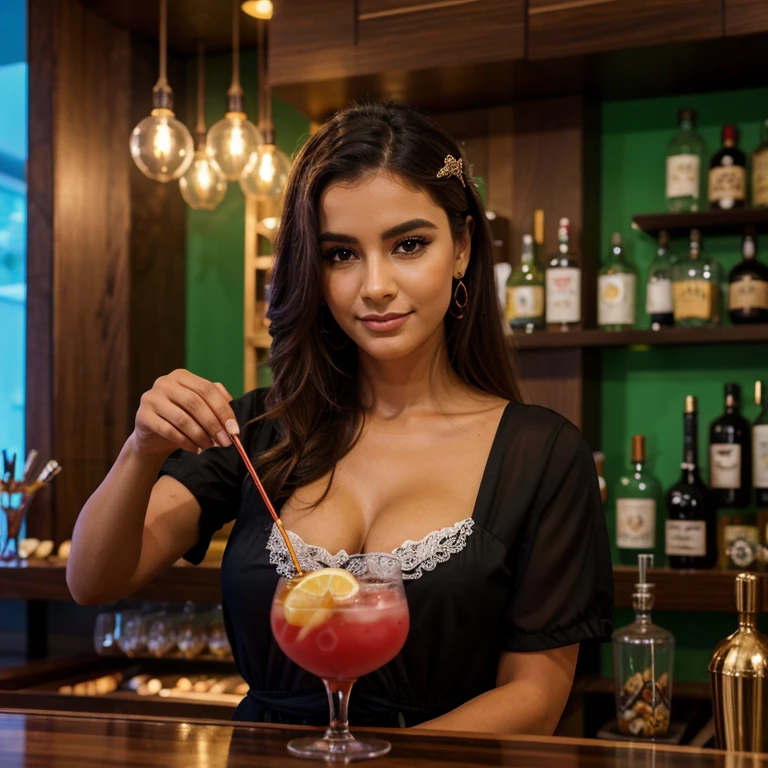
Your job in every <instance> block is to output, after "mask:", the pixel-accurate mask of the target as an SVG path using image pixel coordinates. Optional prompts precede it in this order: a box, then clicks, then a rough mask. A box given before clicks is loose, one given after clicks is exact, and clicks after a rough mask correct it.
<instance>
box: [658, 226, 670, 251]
mask: <svg viewBox="0 0 768 768" xmlns="http://www.w3.org/2000/svg"><path fill="white" fill-rule="evenodd" d="M659 245H661V246H663V247H664V248H666V247H667V246H668V245H669V232H667V230H666V229H661V230H659Z"/></svg>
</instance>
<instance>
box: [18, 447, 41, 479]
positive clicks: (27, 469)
mask: <svg viewBox="0 0 768 768" xmlns="http://www.w3.org/2000/svg"><path fill="white" fill-rule="evenodd" d="M36 463H37V451H36V450H35V449H34V448H33V449H32V450H31V451H30V452H29V453H28V454H27V460H26V461H25V462H24V474H23V475H22V478H21V482H22V483H26V482H27V480H29V479H30V478H31V477H32V469H33V468H34V465H35V464H36Z"/></svg>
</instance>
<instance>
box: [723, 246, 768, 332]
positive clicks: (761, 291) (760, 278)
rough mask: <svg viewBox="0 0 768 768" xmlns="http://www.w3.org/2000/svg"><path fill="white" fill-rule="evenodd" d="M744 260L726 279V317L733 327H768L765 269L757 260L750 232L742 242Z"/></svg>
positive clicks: (767, 293)
mask: <svg viewBox="0 0 768 768" xmlns="http://www.w3.org/2000/svg"><path fill="white" fill-rule="evenodd" d="M741 254H742V256H743V257H744V259H743V260H742V261H740V262H739V263H738V264H737V265H736V266H735V267H734V268H733V269H732V270H731V274H730V275H729V277H728V282H729V283H730V287H729V290H728V314H729V315H730V316H731V322H732V323H768V266H766V265H765V264H763V263H761V262H759V261H758V260H757V243H756V242H755V236H754V234H753V233H752V232H747V233H746V234H745V235H744V239H743V240H742V242H741Z"/></svg>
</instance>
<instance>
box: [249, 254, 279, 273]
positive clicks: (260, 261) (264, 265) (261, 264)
mask: <svg viewBox="0 0 768 768" xmlns="http://www.w3.org/2000/svg"><path fill="white" fill-rule="evenodd" d="M274 263H275V257H274V256H255V257H254V259H253V266H254V267H255V268H256V269H258V270H262V271H264V272H266V271H268V270H270V269H272V267H273V266H274Z"/></svg>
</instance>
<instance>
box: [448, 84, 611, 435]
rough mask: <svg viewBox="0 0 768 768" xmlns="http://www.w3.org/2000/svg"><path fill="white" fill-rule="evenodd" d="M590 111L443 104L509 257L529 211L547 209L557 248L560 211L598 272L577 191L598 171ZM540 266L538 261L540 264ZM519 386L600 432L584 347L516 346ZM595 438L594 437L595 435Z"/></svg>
mask: <svg viewBox="0 0 768 768" xmlns="http://www.w3.org/2000/svg"><path fill="white" fill-rule="evenodd" d="M594 115H595V111H594V110H593V109H592V108H591V105H590V104H589V103H588V102H587V101H585V99H583V98H582V97H570V98H563V99H543V100H534V101H525V102H520V103H518V104H514V105H510V106H505V107H493V108H488V109H478V110H467V111H460V112H444V113H440V114H436V115H435V118H436V119H437V120H438V122H440V123H441V125H443V126H444V127H445V128H446V130H448V131H449V133H451V134H452V135H453V136H454V138H456V139H457V140H458V141H460V142H461V143H462V144H463V147H464V150H465V152H466V155H467V159H468V161H469V163H470V166H471V169H472V173H473V175H475V176H482V177H483V178H484V180H485V183H486V189H487V201H486V202H487V208H488V209H489V210H492V211H495V212H496V213H497V214H499V215H501V216H504V217H505V218H507V219H508V220H509V222H510V226H509V230H510V231H509V238H510V248H509V253H510V254H511V258H510V261H512V263H513V264H514V263H517V261H518V260H519V258H520V241H521V238H522V235H523V233H524V232H530V231H531V229H532V225H533V212H534V210H535V209H536V208H543V209H544V211H545V233H544V234H545V252H546V253H547V254H549V253H551V252H553V251H554V250H556V247H557V225H558V219H559V218H560V217H562V216H567V217H568V218H569V219H570V220H571V230H572V242H573V248H574V250H575V251H576V252H577V254H578V257H579V261H580V263H581V266H582V269H583V270H584V273H585V276H589V275H594V274H595V273H596V269H597V264H598V262H599V254H598V252H597V249H596V244H595V243H594V242H593V241H592V240H590V236H591V235H592V233H593V232H596V231H597V226H596V224H597V222H596V219H595V217H596V216H597V209H596V207H593V206H590V205H585V203H584V201H585V200H587V199H589V198H588V196H587V195H584V194H583V193H582V190H584V189H587V190H589V189H591V186H592V184H593V180H596V179H597V178H598V177H599V168H598V167H597V163H598V159H599V158H598V156H597V152H596V151H595V150H596V147H593V146H591V145H590V143H589V141H588V140H587V137H588V136H591V135H593V134H594V127H595V126H594V124H593V119H594ZM542 266H543V265H542ZM593 283H594V280H590V279H589V277H586V278H585V279H584V280H583V288H582V290H583V295H582V307H583V313H584V317H585V320H586V321H587V322H590V321H591V320H593V319H594V318H591V317H590V314H589V312H590V311H593V308H594V304H595V296H594V285H593ZM518 357H519V362H520V369H521V371H522V374H523V391H524V394H525V396H526V397H527V399H528V401H529V402H534V403H537V404H539V405H544V406H547V407H549V408H552V409H553V410H556V411H558V412H559V413H562V414H563V415H564V416H566V417H567V418H568V419H570V420H571V421H572V422H574V423H575V424H576V425H577V426H579V427H580V428H581V429H582V430H583V431H584V433H585V435H586V436H587V439H589V440H592V441H596V440H597V436H598V427H599V425H598V424H597V410H596V409H593V408H591V407H590V403H591V402H593V401H594V400H595V393H594V390H595V388H596V386H597V384H596V382H597V379H598V377H597V365H598V363H599V359H598V357H597V356H595V355H591V354H590V353H589V350H575V349H574V350H546V351H536V350H520V351H519V352H518ZM594 444H595V445H596V444H597V443H596V442H595V443H594Z"/></svg>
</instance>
